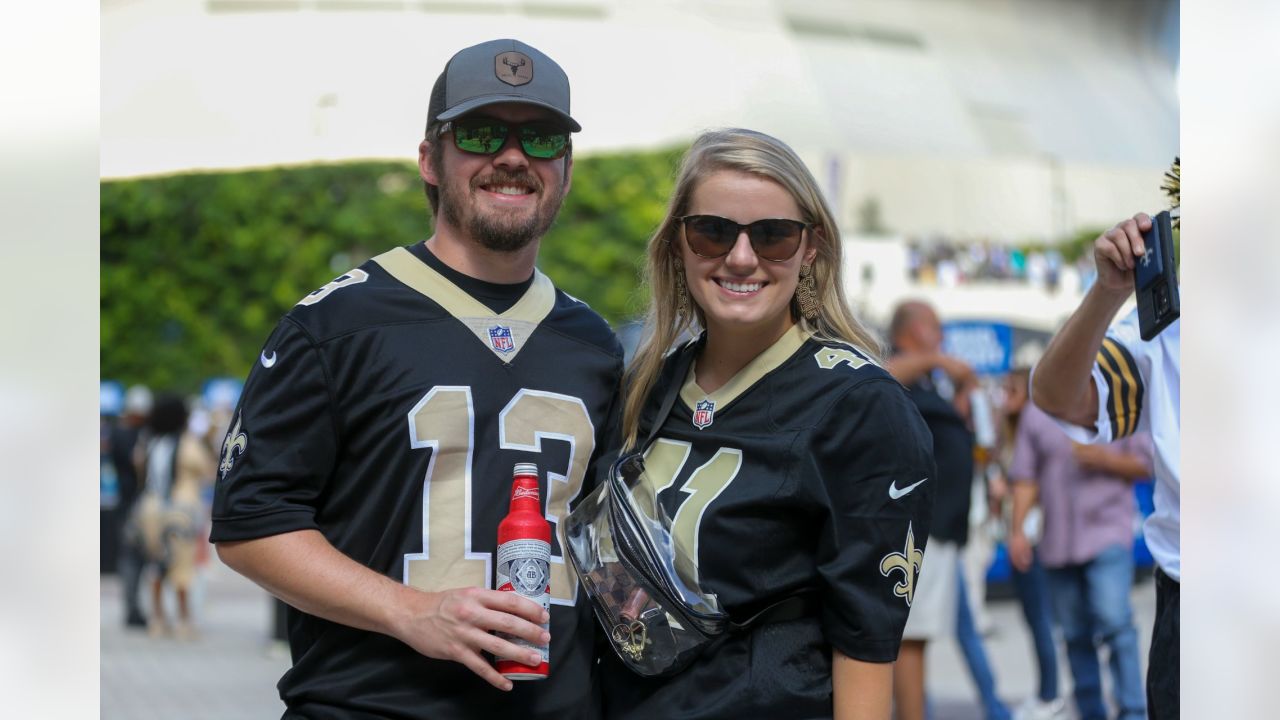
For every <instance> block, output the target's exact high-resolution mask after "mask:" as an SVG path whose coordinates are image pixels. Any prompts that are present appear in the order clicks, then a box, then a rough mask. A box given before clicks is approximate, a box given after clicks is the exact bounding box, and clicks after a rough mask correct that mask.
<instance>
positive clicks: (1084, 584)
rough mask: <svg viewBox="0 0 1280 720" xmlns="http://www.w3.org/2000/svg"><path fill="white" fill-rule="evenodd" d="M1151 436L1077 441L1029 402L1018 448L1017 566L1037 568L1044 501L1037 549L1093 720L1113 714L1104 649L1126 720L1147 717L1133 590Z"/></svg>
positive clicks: (1083, 713)
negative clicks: (1031, 531) (1138, 484)
mask: <svg viewBox="0 0 1280 720" xmlns="http://www.w3.org/2000/svg"><path fill="white" fill-rule="evenodd" d="M1151 473H1152V469H1151V437H1150V435H1148V434H1147V433H1138V434H1135V435H1131V436H1129V437H1126V438H1124V439H1122V440H1119V441H1116V442H1113V443H1110V444H1107V445H1081V444H1078V443H1075V442H1072V441H1071V440H1070V439H1069V438H1068V437H1067V436H1066V434H1065V433H1064V432H1063V431H1062V429H1061V428H1060V427H1059V426H1058V424H1057V423H1056V422H1055V421H1054V420H1053V419H1052V418H1050V417H1049V416H1048V415H1046V414H1045V413H1044V411H1043V410H1041V409H1040V408H1038V407H1035V406H1034V405H1033V404H1032V403H1027V404H1026V406H1025V408H1024V410H1023V413H1022V418H1021V421H1020V423H1019V425H1018V432H1017V436H1016V439H1015V441H1014V451H1013V463H1012V465H1011V467H1010V469H1009V476H1010V478H1011V479H1012V480H1013V523H1012V528H1011V530H1010V538H1009V554H1010V559H1011V560H1012V562H1013V565H1014V567H1016V568H1019V569H1020V570H1025V568H1027V567H1029V566H1030V564H1031V557H1032V548H1031V543H1030V541H1029V540H1028V538H1027V536H1026V534H1025V532H1024V530H1023V521H1024V520H1025V518H1026V515H1027V511H1028V510H1030V509H1031V507H1032V506H1033V505H1034V504H1035V503H1036V501H1037V499H1038V500H1039V503H1040V506H1041V508H1042V510H1043V513H1044V525H1043V526H1044V534H1043V537H1042V539H1041V540H1040V544H1039V546H1038V548H1037V554H1038V555H1039V559H1040V561H1041V563H1043V565H1044V566H1045V569H1046V571H1047V573H1048V579H1049V597H1050V601H1051V604H1052V606H1053V609H1054V615H1055V617H1056V619H1057V621H1058V623H1059V624H1060V625H1061V627H1062V631H1063V636H1064V638H1065V640H1066V643H1067V660H1068V662H1069V664H1070V666H1071V675H1072V678H1073V680H1074V684H1075V701H1076V708H1077V710H1078V711H1079V713H1080V717H1081V718H1082V719H1083V720H1093V719H1094V718H1106V717H1108V715H1109V714H1108V712H1107V707H1106V703H1105V702H1104V700H1103V697H1102V674H1101V668H1100V666H1099V662H1098V645H1100V644H1103V645H1106V646H1107V647H1108V650H1109V651H1110V665H1111V673H1112V681H1113V682H1112V686H1113V688H1114V695H1115V697H1114V700H1115V704H1116V709H1117V711H1118V715H1117V717H1119V718H1121V719H1122V720H1137V719H1139V718H1145V717H1146V699H1145V697H1144V691H1143V679H1142V669H1141V667H1140V665H1139V660H1138V658H1139V650H1138V633H1137V629H1136V628H1135V627H1134V624H1133V612H1132V609H1131V607H1130V603H1129V590H1130V588H1131V587H1132V584H1133V527H1134V512H1135V505H1136V503H1135V501H1134V497H1133V487H1132V481H1134V480H1137V479H1141V478H1146V477H1150V476H1151Z"/></svg>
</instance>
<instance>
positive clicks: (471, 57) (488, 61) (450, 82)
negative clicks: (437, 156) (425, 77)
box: [427, 39, 582, 132]
mask: <svg viewBox="0 0 1280 720" xmlns="http://www.w3.org/2000/svg"><path fill="white" fill-rule="evenodd" d="M507 102H510V103H524V104H526V105H537V106H538V107H543V108H546V109H548V110H550V111H551V112H553V113H555V114H556V116H557V117H558V118H560V120H562V121H563V122H564V123H565V124H566V125H568V126H569V129H570V130H572V131H573V132H578V131H579V130H581V129H582V126H581V125H579V124H578V121H577V120H574V119H573V118H572V117H571V116H570V115H569V77H568V76H567V75H565V74H564V70H562V69H560V66H559V65H557V64H556V61H555V60H552V59H551V58H549V57H547V56H546V55H544V54H542V52H541V51H539V50H538V49H536V48H533V47H531V46H529V45H526V44H524V43H522V42H520V41H519V40H511V39H505V40H490V41H488V42H482V43H480V44H479V45H473V46H471V47H469V48H466V49H465V50H459V51H458V53H457V54H455V55H454V56H453V57H452V58H450V59H449V62H448V63H447V64H446V65H445V66H444V72H442V73H440V77H438V78H436V84H435V85H434V86H433V87H432V88H431V104H430V106H429V108H428V110H427V127H428V128H430V127H431V126H432V125H433V124H434V123H436V122H443V121H445V120H452V119H454V118H457V117H460V116H462V115H465V114H466V113H469V112H471V111H472V110H476V109H478V108H482V107H484V106H486V105H493V104H495V103H507Z"/></svg>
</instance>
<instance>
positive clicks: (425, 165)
mask: <svg viewBox="0 0 1280 720" xmlns="http://www.w3.org/2000/svg"><path fill="white" fill-rule="evenodd" d="M418 174H419V175H421V176H422V179H423V180H425V181H426V182H428V183H430V184H431V185H435V186H437V187H438V186H439V185H440V179H439V178H437V177H436V171H435V168H433V167H431V141H430V140H423V141H422V142H420V143H418Z"/></svg>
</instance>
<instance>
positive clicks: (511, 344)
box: [489, 325, 516, 353]
mask: <svg viewBox="0 0 1280 720" xmlns="http://www.w3.org/2000/svg"><path fill="white" fill-rule="evenodd" d="M489 344H490V345H492V346H493V349H494V350H497V351H498V352H500V353H509V352H511V351H512V350H515V349H516V344H515V341H513V340H512V339H511V328H509V327H503V326H502V325H494V326H493V327H491V328H489Z"/></svg>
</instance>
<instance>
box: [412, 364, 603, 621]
mask: <svg viewBox="0 0 1280 720" xmlns="http://www.w3.org/2000/svg"><path fill="white" fill-rule="evenodd" d="M544 439H549V440H564V441H566V442H568V443H569V466H568V468H567V470H566V474H565V475H558V474H556V473H553V472H550V471H548V472H547V484H548V485H549V486H550V487H549V488H548V491H547V493H546V496H547V501H546V506H545V508H546V509H545V513H544V514H545V516H546V518H547V520H548V521H550V522H553V523H558V521H559V520H560V518H562V517H564V516H565V515H567V514H568V513H569V503H570V502H571V501H572V500H573V499H574V498H575V497H577V496H578V493H579V492H581V491H582V481H583V478H584V477H585V476H586V472H587V462H588V461H589V460H590V458H591V453H592V451H593V450H594V449H595V427H594V425H593V424H592V422H591V417H590V415H589V414H588V413H587V408H586V406H585V405H584V404H583V402H582V400H580V399H578V398H576V397H572V396H570V395H560V394H557V393H550V392H542V391H539V390H528V389H523V390H520V391H519V392H517V393H516V394H515V396H514V397H512V398H511V401H510V402H508V403H507V406H506V407H505V408H504V409H503V410H502V412H501V413H500V414H499V416H498V445H499V447H500V448H502V449H504V450H526V451H529V452H541V451H542V441H543V440H544ZM409 443H410V446H411V447H414V448H429V449H430V450H431V461H430V463H429V464H428V465H427V474H426V478H425V479H424V481H423V489H422V552H421V553H411V554H409V555H405V557H404V582H405V584H407V585H411V586H413V587H416V588H419V589H421V590H427V591H431V592H435V591H440V590H447V589H449V588H456V587H469V586H473V587H485V588H487V587H492V585H493V583H492V577H493V574H492V565H493V556H492V554H491V553H487V552H476V551H474V550H472V549H471V540H472V538H471V532H472V528H471V517H472V515H471V503H472V492H471V488H472V481H473V477H472V471H473V468H474V462H473V460H474V454H475V452H476V448H475V410H474V406H473V404H472V400H471V388H470V387H466V386H445V385H440V386H436V387H434V388H432V389H431V390H430V391H429V392H428V393H427V394H426V395H424V396H423V398H422V399H421V400H419V401H418V404H417V405H414V407H413V409H412V410H410V411H409ZM481 451H482V452H483V449H482V450H481ZM507 480H508V478H506V477H500V478H496V479H495V478H487V479H484V478H482V479H481V482H486V481H488V482H498V481H507ZM557 527H559V525H558V524H557ZM576 597H577V578H576V577H574V575H573V570H572V568H571V567H570V566H569V564H568V563H566V562H565V561H564V557H563V556H562V555H552V556H551V602H552V603H554V604H557V605H573V604H574V601H575V599H576Z"/></svg>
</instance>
